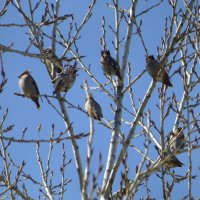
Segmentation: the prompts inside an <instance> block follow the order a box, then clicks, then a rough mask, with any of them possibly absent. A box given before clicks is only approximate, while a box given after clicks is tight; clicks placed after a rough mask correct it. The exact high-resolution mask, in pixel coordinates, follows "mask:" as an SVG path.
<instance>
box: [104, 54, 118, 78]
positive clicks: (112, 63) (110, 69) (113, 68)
mask: <svg viewBox="0 0 200 200" xmlns="http://www.w3.org/2000/svg"><path fill="white" fill-rule="evenodd" d="M101 65H102V69H103V71H104V73H105V74H106V75H108V76H114V75H116V76H118V78H119V79H120V80H122V76H121V73H120V66H119V64H118V62H117V61H116V60H115V59H114V58H112V57H111V55H110V51H109V50H103V51H101Z"/></svg>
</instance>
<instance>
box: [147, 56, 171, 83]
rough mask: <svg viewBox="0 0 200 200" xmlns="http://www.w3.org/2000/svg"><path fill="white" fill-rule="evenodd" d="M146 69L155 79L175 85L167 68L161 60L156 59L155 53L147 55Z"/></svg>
mask: <svg viewBox="0 0 200 200" xmlns="http://www.w3.org/2000/svg"><path fill="white" fill-rule="evenodd" d="M146 69H147V71H148V73H149V74H150V76H151V77H152V78H153V79H154V80H155V81H158V82H162V83H163V84H165V85H167V86H170V87H173V85H172V84H171V82H170V78H169V76H168V74H167V72H166V70H165V68H163V67H162V66H161V64H160V62H159V61H157V60H155V58H154V56H153V55H151V56H147V57H146Z"/></svg>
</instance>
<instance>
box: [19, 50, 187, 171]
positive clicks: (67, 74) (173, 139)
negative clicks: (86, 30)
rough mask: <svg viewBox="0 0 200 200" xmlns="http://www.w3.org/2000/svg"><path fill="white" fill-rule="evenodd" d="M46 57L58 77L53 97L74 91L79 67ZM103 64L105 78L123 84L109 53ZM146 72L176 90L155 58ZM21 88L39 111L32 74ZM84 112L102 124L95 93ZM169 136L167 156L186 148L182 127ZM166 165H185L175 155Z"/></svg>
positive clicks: (21, 79) (22, 79) (103, 54)
mask: <svg viewBox="0 0 200 200" xmlns="http://www.w3.org/2000/svg"><path fill="white" fill-rule="evenodd" d="M43 54H44V56H45V62H46V63H47V65H50V66H51V64H53V66H54V68H55V71H56V74H57V76H56V78H55V79H54V80H52V83H53V85H54V92H53V94H56V93H59V92H65V93H66V92H68V90H69V89H71V87H72V86H73V85H74V82H75V80H76V72H77V68H76V65H74V66H70V67H69V68H68V69H67V70H63V67H62V60H61V59H59V58H58V57H57V56H56V55H55V53H53V51H52V49H51V48H47V49H46V50H44V52H43ZM100 62H101V66H102V69H103V72H104V74H105V75H107V76H109V77H112V76H117V77H118V79H119V80H120V81H122V80H123V77H122V74H121V71H120V66H119V64H118V62H117V61H116V60H115V59H114V58H112V56H111V55H110V51H109V50H103V51H101V61H100ZM146 69H147V71H148V73H149V74H150V76H151V77H152V78H153V79H154V80H155V81H157V82H162V83H163V84H164V85H166V86H169V87H173V86H172V83H171V82H170V78H169V76H168V73H167V71H166V69H165V68H164V67H163V66H162V65H161V64H160V62H159V61H158V60H156V59H155V58H154V56H153V55H150V56H147V57H146ZM19 86H20V88H21V91H22V93H23V94H24V96H25V97H27V98H30V99H31V100H32V101H33V102H34V103H35V104H36V106H37V108H38V109H39V108H40V104H39V97H40V92H39V89H38V86H37V84H36V81H35V80H34V78H33V77H32V76H31V74H30V72H29V71H27V70H26V71H24V72H23V73H22V74H21V75H19ZM85 110H86V112H87V114H88V115H89V116H90V117H92V118H93V119H96V120H99V121H100V120H101V118H103V113H102V109H101V106H100V105H99V103H98V102H97V101H96V100H95V99H94V97H93V95H92V94H89V97H86V101H85ZM169 135H170V137H169V139H168V147H169V148H167V149H168V150H166V151H165V152H164V156H168V155H170V153H171V152H173V151H174V150H176V152H177V153H178V151H177V149H182V148H184V146H185V137H184V133H183V128H177V129H176V130H175V131H174V132H173V131H172V132H171V133H170V134H169ZM158 153H160V150H158ZM168 157H169V156H168ZM165 166H166V167H168V168H172V167H182V166H183V163H181V162H180V161H179V160H178V158H177V157H176V156H175V155H173V156H170V157H169V158H168V159H167V161H166V162H165Z"/></svg>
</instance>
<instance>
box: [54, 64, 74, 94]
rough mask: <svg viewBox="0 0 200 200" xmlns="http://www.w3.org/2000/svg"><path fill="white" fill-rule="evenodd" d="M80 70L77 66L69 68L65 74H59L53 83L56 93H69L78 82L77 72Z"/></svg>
mask: <svg viewBox="0 0 200 200" xmlns="http://www.w3.org/2000/svg"><path fill="white" fill-rule="evenodd" d="M77 71H78V70H77V69H76V67H75V66H71V67H69V68H68V69H67V70H66V71H65V72H64V71H63V73H61V74H59V75H58V76H57V77H56V78H55V79H54V80H53V81H52V82H53V83H54V92H53V94H55V93H57V92H67V91H68V90H69V89H70V88H71V87H72V86H73V85H74V82H75V80H76V76H77V75H76V72H77Z"/></svg>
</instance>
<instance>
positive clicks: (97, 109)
mask: <svg viewBox="0 0 200 200" xmlns="http://www.w3.org/2000/svg"><path fill="white" fill-rule="evenodd" d="M89 98H90V100H89ZM89 98H86V101H85V110H86V112H87V114H88V115H89V116H90V117H92V118H93V119H96V120H99V121H100V120H101V118H102V117H103V114H102V109H101V106H100V105H99V104H98V103H97V102H96V101H95V100H94V98H93V96H92V95H91V94H90V96H89Z"/></svg>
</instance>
